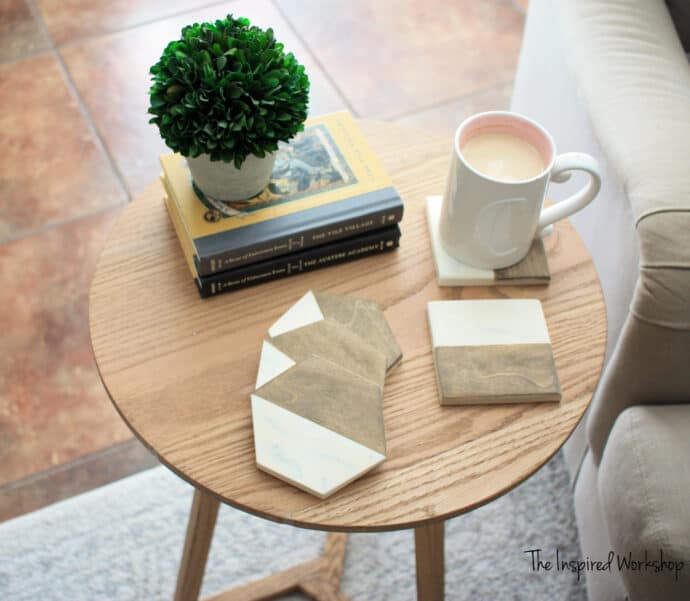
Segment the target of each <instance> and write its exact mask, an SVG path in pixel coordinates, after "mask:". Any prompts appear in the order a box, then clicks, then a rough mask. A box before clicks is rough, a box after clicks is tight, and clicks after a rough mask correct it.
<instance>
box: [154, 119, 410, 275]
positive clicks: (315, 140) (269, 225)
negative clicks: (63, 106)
mask: <svg viewBox="0 0 690 601" xmlns="http://www.w3.org/2000/svg"><path fill="white" fill-rule="evenodd" d="M160 161H161V165H162V167H163V173H164V183H165V185H166V189H167V193H168V195H169V196H170V198H171V200H172V201H173V203H174V204H175V205H176V208H177V211H178V213H179V216H180V221H181V224H182V227H183V230H182V231H183V233H184V235H185V237H186V238H187V239H188V241H189V245H190V247H191V252H192V257H193V261H194V264H195V266H196V272H197V273H198V274H199V276H202V277H203V276H207V275H210V274H214V273H218V272H222V271H227V270H230V269H234V268H237V267H240V266H243V265H249V264H252V263H257V262H259V261H265V260H267V259H269V258H272V257H278V256H281V255H287V254H289V253H294V252H297V251H303V250H305V249H308V248H311V247H314V246H318V245H323V244H326V243H329V242H333V241H336V240H342V239H345V238H352V237H353V236H356V235H359V234H362V233H364V232H370V231H373V230H378V229H381V228H383V227H386V226H391V225H394V224H396V223H398V222H399V221H400V220H401V219H402V214H403V204H402V201H401V199H400V196H399V195H398V193H397V192H396V190H395V188H394V187H393V186H392V184H391V181H390V178H389V177H388V175H387V174H386V172H385V171H384V169H383V167H382V166H381V164H380V163H379V161H378V160H377V158H376V157H375V155H374V154H373V152H372V151H371V149H370V148H369V145H368V144H367V142H366V140H365V138H364V136H363V135H362V133H361V132H360V131H359V129H358V127H357V125H356V123H355V121H354V119H353V118H352V116H351V115H350V114H349V113H348V112H345V111H344V112H338V113H332V114H330V115H325V116H322V117H317V118H314V119H310V120H308V121H307V122H306V124H305V128H304V131H303V132H300V133H299V134H298V135H297V136H296V137H295V138H294V139H293V140H291V141H290V143H289V144H283V145H281V147H280V148H279V150H278V155H277V158H276V163H275V167H274V170H273V174H272V176H271V181H270V182H269V185H268V186H267V187H266V189H264V191H263V192H261V193H260V194H259V195H257V196H255V197H254V198H251V199H248V200H246V201H239V202H225V201H220V200H218V199H214V198H211V197H209V196H207V195H204V194H203V193H202V192H201V191H200V190H198V189H197V188H196V186H195V185H194V183H193V181H192V178H191V175H190V172H189V169H188V168H187V164H186V161H185V160H184V158H183V157H182V156H181V155H179V154H169V155H165V156H162V157H161V159H160Z"/></svg>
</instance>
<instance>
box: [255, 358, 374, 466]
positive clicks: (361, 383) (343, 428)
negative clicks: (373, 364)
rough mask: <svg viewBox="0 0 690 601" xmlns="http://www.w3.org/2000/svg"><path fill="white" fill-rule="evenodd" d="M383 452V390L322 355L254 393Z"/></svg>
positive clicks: (298, 366) (303, 363) (299, 364)
mask: <svg viewBox="0 0 690 601" xmlns="http://www.w3.org/2000/svg"><path fill="white" fill-rule="evenodd" d="M254 394H256V395H257V396H259V397H261V398H263V399H266V400H267V401H269V402H271V403H274V404H276V405H278V406H279V407H282V408H283V409H287V410H288V411H290V412H292V413H295V414H297V415H299V416H301V417H304V418H306V419H308V420H310V421H312V422H314V423H316V424H318V425H320V426H323V427H324V428H328V429H329V430H331V431H333V432H337V433H338V434H341V435H342V436H344V437H345V438H349V439H350V440H354V441H355V442H358V443H359V444H362V445H364V446H365V447H368V448H370V449H372V450H374V451H376V452H378V453H381V454H382V455H385V453H386V437H385V431H384V427H383V411H382V390H381V387H380V386H378V385H377V384H374V383H372V382H371V381H368V380H365V379H363V378H359V377H357V376H356V375H354V374H353V373H352V372H351V371H348V370H346V369H344V368H343V367H341V366H339V365H337V364H336V363H332V362H330V361H327V360H325V359H323V358H321V357H310V358H308V359H306V360H304V361H302V362H300V363H298V364H297V365H296V366H294V367H292V368H290V369H289V370H287V371H286V372H284V373H282V374H281V375H280V376H278V377H277V378H275V379H274V380H271V381H270V382H268V384H265V385H264V386H262V387H261V388H258V389H257V390H256V392H255V393H254Z"/></svg>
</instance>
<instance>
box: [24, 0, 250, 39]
mask: <svg viewBox="0 0 690 601" xmlns="http://www.w3.org/2000/svg"><path fill="white" fill-rule="evenodd" d="M230 1H234V2H237V0H230ZM27 2H33V0H27ZM227 2H228V0H212V1H211V2H207V3H205V4H199V6H195V7H194V8H186V9H184V10H179V11H177V12H173V13H170V14H169V15H160V16H158V17H152V18H151V19H146V20H144V21H141V22H139V23H132V24H131V25H128V26H127V27H122V28H120V29H117V28H115V29H107V30H104V31H99V32H98V33H93V34H86V35H84V36H81V37H77V38H75V39H73V40H68V41H67V42H62V43H60V44H58V45H57V46H56V47H57V48H60V49H62V48H69V47H70V46H75V45H77V44H81V43H82V42H87V41H90V40H94V39H97V38H100V37H103V36H108V35H114V34H117V33H123V32H126V31H131V30H132V29H137V28H138V27H143V26H145V25H152V24H153V23H158V22H159V21H165V20H167V19H173V18H175V17H181V16H182V15H186V14H189V13H193V12H194V11H197V10H205V9H207V8H211V7H213V6H217V5H219V4H226V3H227ZM223 16H225V15H223Z"/></svg>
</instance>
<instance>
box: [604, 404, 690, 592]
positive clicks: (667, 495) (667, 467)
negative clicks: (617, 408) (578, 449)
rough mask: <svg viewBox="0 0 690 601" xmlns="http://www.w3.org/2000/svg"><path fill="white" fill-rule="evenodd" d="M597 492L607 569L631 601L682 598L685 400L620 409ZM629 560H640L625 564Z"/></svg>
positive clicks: (688, 584)
mask: <svg viewBox="0 0 690 601" xmlns="http://www.w3.org/2000/svg"><path fill="white" fill-rule="evenodd" d="M597 489H598V491H599V499H600V502H601V508H602V514H603V518H604V522H605V524H606V529H607V531H608V534H609V540H610V541H611V544H612V547H613V549H612V551H614V553H615V554H616V556H615V558H614V560H613V565H612V569H613V570H619V571H620V575H621V578H622V580H623V582H624V584H625V586H626V589H627V591H628V592H629V599H630V601H686V600H687V598H688V591H690V503H689V502H688V499H689V498H690V405H658V406H655V407H644V406H640V407H631V408H629V409H627V410H625V411H624V412H623V413H621V414H620V415H619V416H618V419H617V420H616V423H615V425H614V427H613V429H612V430H611V434H610V436H609V441H608V444H607V445H606V450H605V451H604V455H603V457H602V461H601V464H600V467H599V474H598V478H597ZM645 554H646V557H645ZM645 559H647V560H651V561H653V562H660V561H661V560H663V561H664V562H666V563H664V564H663V565H661V564H660V563H651V564H648V563H646V562H645ZM630 560H636V561H640V562H642V563H641V564H639V565H638V564H632V563H627V564H626V562H630ZM657 570H658V571H657Z"/></svg>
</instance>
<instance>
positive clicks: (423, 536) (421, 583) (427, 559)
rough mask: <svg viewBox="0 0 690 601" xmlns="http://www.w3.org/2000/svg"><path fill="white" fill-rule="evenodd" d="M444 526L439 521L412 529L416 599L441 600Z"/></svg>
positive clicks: (423, 600) (443, 568)
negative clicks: (415, 563) (415, 559)
mask: <svg viewBox="0 0 690 601" xmlns="http://www.w3.org/2000/svg"><path fill="white" fill-rule="evenodd" d="M444 526H445V522H442V521H441V522H433V523H431V524H428V525H426V526H420V527H418V528H415V529H414V546H415V556H416V558H417V600H418V601H443V595H444V592H443V590H444V578H445V567H444V548H443V547H444V545H443V541H444Z"/></svg>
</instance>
